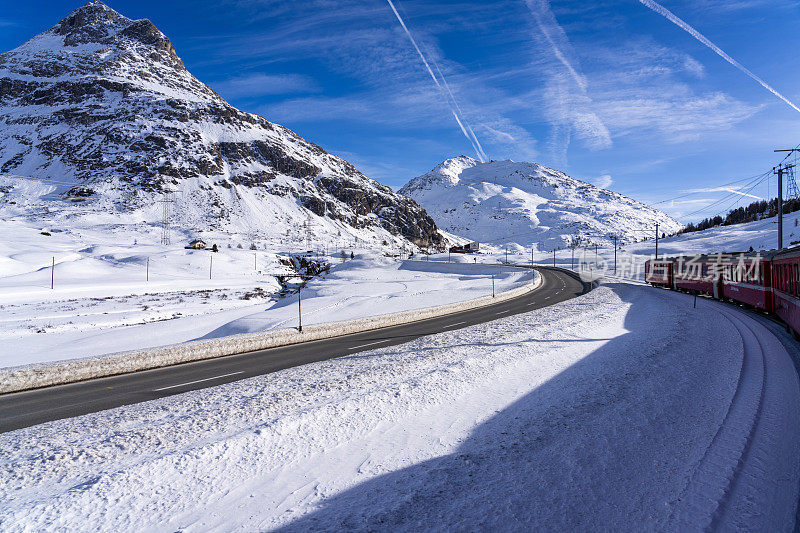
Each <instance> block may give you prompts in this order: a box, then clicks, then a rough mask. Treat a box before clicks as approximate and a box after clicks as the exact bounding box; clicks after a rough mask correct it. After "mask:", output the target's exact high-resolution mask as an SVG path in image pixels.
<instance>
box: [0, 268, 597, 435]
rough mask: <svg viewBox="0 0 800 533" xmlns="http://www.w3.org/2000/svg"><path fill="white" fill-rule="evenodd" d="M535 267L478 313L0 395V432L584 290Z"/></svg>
mask: <svg viewBox="0 0 800 533" xmlns="http://www.w3.org/2000/svg"><path fill="white" fill-rule="evenodd" d="M537 268H538V270H539V272H540V273H541V274H542V277H543V281H544V283H543V284H542V286H541V287H540V288H539V289H537V290H535V291H533V292H530V293H527V294H524V295H522V296H520V297H518V298H514V299H511V300H506V301H504V302H500V303H497V304H494V305H490V306H486V307H481V308H478V309H472V310H469V311H463V312H460V313H453V314H450V315H446V316H442V317H437V318H432V319H429V320H421V321H419V322H413V323H411V324H404V325H401V326H393V327H389V328H383V329H378V330H372V331H367V332H363V333H355V334H352V335H346V336H342V337H335V338H332V339H325V340H319V341H311V342H305V343H302V344H294V345H291V346H284V347H280V348H271V349H268V350H260V351H257V352H249V353H244V354H240V355H231V356H227V357H221V358H218V359H208V360H205V361H198V362H193V363H184V364H180V365H175V366H169V367H164V368H158V369H154V370H145V371H142V372H135V373H131V374H122V375H119V376H112V377H108V378H100V379H93V380H89V381H82V382H79V383H72V384H69V385H59V386H55V387H47V388H43V389H36V390H32V391H26V392H18V393H12V394H4V395H0V432H5V431H12V430H15V429H20V428H24V427H28V426H33V425H36V424H41V423H43V422H49V421H51V420H59V419H61V418H70V417H74V416H80V415H84V414H88V413H94V412H97V411H102V410H105V409H111V408H113V407H119V406H121V405H129V404H134V403H139V402H144V401H148V400H154V399H156V398H163V397H165V396H171V395H173V394H179V393H182V392H187V391H191V390H196V389H202V388H206V387H212V386H215V385H221V384H223V383H228V382H231V381H238V380H240V379H245V378H249V377H253V376H259V375H262V374H269V373H271V372H277V371H278V370H283V369H285V368H290V367H294V366H300V365H304V364H307V363H313V362H316V361H323V360H326V359H332V358H334V357H342V356H345V355H350V354H353V353H357V352H360V351H365V350H372V349H375V348H384V347H386V346H393V345H396V344H402V343H405V342H409V341H411V340H414V339H416V338H419V337H423V336H425V335H432V334H434V333H440V332H442V331H452V330H455V329H461V328H465V327H467V326H471V325H473V324H479V323H482V322H489V321H491V320H495V319H498V318H501V317H504V316H510V315H515V314H519V313H524V312H527V311H532V310H534V309H539V308H541V307H546V306H548V305H551V304H554V303H557V302H562V301H564V300H568V299H570V298H574V297H576V296H579V295H581V294H584V293H586V292H588V291H590V290H591V288H592V287H591V286H590V284H588V283H584V282H582V281H581V280H580V278H578V276H577V274H575V273H573V272H569V271H567V270H562V269H557V268H550V267H537Z"/></svg>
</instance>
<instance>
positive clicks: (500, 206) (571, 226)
mask: <svg viewBox="0 0 800 533" xmlns="http://www.w3.org/2000/svg"><path fill="white" fill-rule="evenodd" d="M399 192H400V193H401V194H404V195H406V196H410V197H411V198H413V199H414V200H416V201H417V202H418V203H419V204H420V205H421V206H423V207H424V208H425V209H426V211H427V212H428V213H429V214H430V215H431V216H432V217H433V218H434V220H435V221H436V223H437V224H438V225H439V227H440V228H441V229H442V230H444V231H447V232H450V233H454V234H456V235H460V236H463V237H467V238H469V239H473V240H477V241H480V242H484V243H490V244H494V245H498V246H504V245H506V244H513V245H517V246H519V247H521V248H528V247H529V246H530V245H532V244H533V245H534V246H536V247H537V249H539V250H548V251H549V250H553V249H556V248H565V247H568V246H570V245H571V244H576V245H577V244H589V243H591V244H595V243H596V244H599V245H606V244H609V243H610V242H612V241H611V238H612V237H613V236H616V237H617V238H618V239H619V242H620V243H626V242H634V241H639V240H642V239H645V238H648V237H653V236H654V235H655V224H656V223H658V224H659V232H664V233H666V234H668V235H669V234H671V233H673V232H675V231H677V230H678V229H680V228H681V227H682V226H681V224H680V223H679V222H678V221H676V220H675V219H673V218H671V217H670V216H668V215H666V214H664V213H662V212H661V211H658V210H656V209H653V208H652V207H649V206H647V205H645V204H642V203H641V202H637V201H635V200H632V199H631V198H628V197H626V196H623V195H621V194H618V193H615V192H612V191H608V190H606V189H601V188H599V187H596V186H594V185H591V184H589V183H585V182H583V181H579V180H577V179H574V178H571V177H570V176H567V175H566V174H564V173H563V172H559V171H557V170H553V169H550V168H547V167H544V166H542V165H538V164H536V163H525V162H514V161H491V162H488V163H481V162H479V161H476V160H475V159H472V158H471V157H467V156H463V155H462V156H459V157H455V158H452V159H448V160H446V161H444V162H443V163H441V164H440V165H438V166H437V167H436V168H434V169H433V170H431V171H430V172H428V173H427V174H423V175H422V176H419V177H416V178H414V179H412V180H411V181H409V182H408V183H407V184H406V185H405V186H404V187H403V188H402V189H400V191H399Z"/></svg>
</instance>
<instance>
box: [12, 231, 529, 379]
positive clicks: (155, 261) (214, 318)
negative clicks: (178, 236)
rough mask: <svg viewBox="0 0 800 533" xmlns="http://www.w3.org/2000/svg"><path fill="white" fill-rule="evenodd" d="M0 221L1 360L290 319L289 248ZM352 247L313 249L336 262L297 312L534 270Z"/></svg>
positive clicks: (469, 290)
mask: <svg viewBox="0 0 800 533" xmlns="http://www.w3.org/2000/svg"><path fill="white" fill-rule="evenodd" d="M0 229H2V230H6V229H7V230H9V231H8V232H7V234H8V235H9V238H8V239H6V241H5V242H4V243H0V341H1V342H2V343H3V345H4V347H5V349H4V350H3V351H2V352H0V366H2V367H10V366H17V365H24V364H31V363H41V362H46V361H55V360H64V359H72V358H81V357H89V356H96V355H103V354H108V353H114V352H119V351H126V350H134V349H140V348H148V347H154V346H163V345H167V344H173V343H179V342H185V341H189V340H193V339H199V338H213V337H220V336H224V335H229V334H234V333H246V332H255V331H265V330H270V329H278V328H288V327H296V326H297V320H298V317H297V295H296V294H289V295H288V296H285V295H279V294H278V292H279V291H280V289H281V285H280V284H279V283H278V281H277V279H276V276H279V275H286V274H290V273H292V272H293V270H292V269H291V268H290V267H287V266H286V265H285V264H283V263H281V259H283V260H284V261H285V260H286V258H288V254H289V253H290V252H289V251H279V250H276V249H274V248H273V249H271V250H264V246H265V245H264V244H263V243H259V246H258V248H259V249H258V250H250V249H249V245H247V243H245V246H242V248H239V247H238V246H239V245H241V241H240V242H238V243H237V242H236V241H235V240H233V241H232V240H230V239H232V237H230V236H226V237H227V239H229V240H228V242H227V244H224V245H223V244H222V242H223V241H221V240H220V251H219V253H212V252H210V251H201V250H185V249H184V248H183V247H182V245H180V244H179V245H173V246H162V245H145V244H139V243H136V244H134V240H135V237H134V235H136V234H137V233H136V232H133V231H132V230H131V228H130V227H128V226H124V227H121V228H117V232H114V231H113V228H110V227H103V226H92V227H87V228H78V229H72V230H70V231H69V232H55V231H54V230H52V229H51V230H50V232H51V235H47V236H46V235H42V234H41V231H40V230H39V229H38V228H34V227H32V226H30V227H26V226H22V225H20V224H19V223H18V222H13V223H12V222H8V221H6V222H0ZM11 230H14V231H11ZM4 233H5V231H4ZM141 235H142V234H139V236H140V238H141ZM222 238H223V236H220V239H222ZM86 243H96V244H86ZM209 244H210V243H209ZM228 244H229V245H230V247H229V246H228ZM284 250H285V249H284ZM355 252H356V253H357V254H358V255H357V257H356V259H355V260H350V259H349V254H348V256H347V261H346V262H342V257H341V250H336V251H335V252H333V251H329V252H328V256H324V254H319V255H322V257H321V258H322V259H323V260H326V261H328V262H330V263H331V264H332V265H333V266H332V268H331V270H330V272H329V273H328V274H325V275H323V276H322V277H321V278H315V279H313V280H312V281H310V282H308V284H307V286H306V287H305V288H303V289H302V293H301V296H302V299H303V302H302V303H303V323H304V324H306V325H311V324H318V323H322V322H335V321H341V320H350V319H354V318H362V317H366V316H373V315H381V314H387V313H392V312H396V311H407V310H412V309H420V308H423V307H430V306H434V305H441V304H447V303H454V302H460V301H465V300H470V299H474V298H479V297H482V296H486V295H488V294H491V292H492V275H494V276H495V290H496V291H498V292H500V291H504V290H509V289H512V288H516V287H518V286H519V285H520V284H522V283H525V282H526V281H527V280H530V272H528V271H524V272H521V271H519V270H514V269H511V268H502V267H489V266H481V265H457V264H449V265H448V264H444V263H442V262H435V261H434V262H421V261H415V260H412V261H401V260H399V259H393V258H385V257H383V256H381V255H380V254H377V253H374V252H370V251H365V250H363V249H362V250H359V249H355ZM53 258H55V267H54V268H53V267H52V265H53ZM460 259H462V260H463V258H460ZM455 260H456V259H453V261H454V262H455ZM148 277H149V280H148ZM51 280H54V282H53V285H54V288H53V289H51V288H50V286H51ZM293 281H297V280H296V278H295V279H294V280H293Z"/></svg>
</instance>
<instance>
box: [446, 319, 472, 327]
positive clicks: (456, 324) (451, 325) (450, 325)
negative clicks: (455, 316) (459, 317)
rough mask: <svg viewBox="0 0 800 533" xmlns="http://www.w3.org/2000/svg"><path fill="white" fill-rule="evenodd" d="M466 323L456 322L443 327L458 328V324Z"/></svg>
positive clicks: (464, 322)
mask: <svg viewBox="0 0 800 533" xmlns="http://www.w3.org/2000/svg"><path fill="white" fill-rule="evenodd" d="M466 323H467V321H466V320H465V321H463V322H456V323H455V324H449V325H447V326H445V327H446V328H452V327H453V326H458V325H460V324H466Z"/></svg>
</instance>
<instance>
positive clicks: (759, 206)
mask: <svg viewBox="0 0 800 533" xmlns="http://www.w3.org/2000/svg"><path fill="white" fill-rule="evenodd" d="M795 211H800V198H791V199H789V200H784V201H783V213H784V214H787V213H794V212H795ZM777 214H778V199H777V198H773V199H772V200H759V201H757V202H753V203H751V204H750V205H747V206H744V207H737V208H736V209H733V210H731V211H729V212H728V214H727V215H725V216H724V217H723V216H722V215H717V216H714V217H709V218H706V219H703V220H701V221H700V222H698V223H696V224H694V223H691V222H690V223H689V224H686V226H685V227H684V228H683V229H682V230H680V231H679V232H678V234H679V235H680V234H681V233H689V232H692V231H702V230H704V229H708V228H713V227H714V226H731V225H733V224H743V223H745V222H753V221H755V220H761V219H764V218H770V217H774V216H777Z"/></svg>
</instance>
